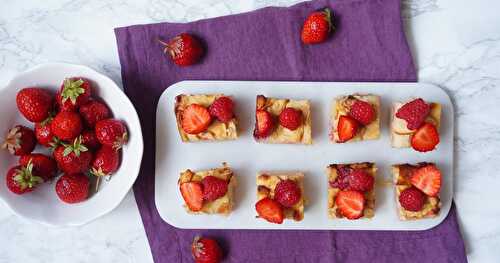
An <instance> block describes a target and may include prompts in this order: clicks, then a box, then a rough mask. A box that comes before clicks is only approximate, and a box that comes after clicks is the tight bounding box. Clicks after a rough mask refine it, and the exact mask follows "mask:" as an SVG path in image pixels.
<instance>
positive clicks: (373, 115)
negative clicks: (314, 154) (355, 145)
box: [330, 94, 380, 143]
mask: <svg viewBox="0 0 500 263" xmlns="http://www.w3.org/2000/svg"><path fill="white" fill-rule="evenodd" d="M331 125H332V127H331V132H330V139H331V140H332V141H334V142H337V143H344V142H354V141H362V140H376V139H378V138H379V137H380V97H379V96H376V95H370V94H367V95H360V94H353V95H348V96H342V97H338V98H336V99H335V100H334V101H333V103H332V109H331Z"/></svg>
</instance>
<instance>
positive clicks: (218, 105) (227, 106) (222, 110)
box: [208, 97, 234, 122]
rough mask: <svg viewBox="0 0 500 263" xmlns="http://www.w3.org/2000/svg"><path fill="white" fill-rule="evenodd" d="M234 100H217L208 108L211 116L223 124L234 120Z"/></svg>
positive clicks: (223, 98)
mask: <svg viewBox="0 0 500 263" xmlns="http://www.w3.org/2000/svg"><path fill="white" fill-rule="evenodd" d="M233 108H234V103H233V100H231V98H229V97H220V98H217V99H216V100H215V101H214V102H213V103H212V105H210V107H209V108H208V111H209V112H210V114H211V115H212V116H214V117H216V118H217V119H218V120H219V121H221V122H228V121H230V120H231V119H233V116H234V114H233Z"/></svg>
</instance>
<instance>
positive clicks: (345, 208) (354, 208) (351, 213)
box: [326, 163, 377, 220]
mask: <svg viewBox="0 0 500 263" xmlns="http://www.w3.org/2000/svg"><path fill="white" fill-rule="evenodd" d="M326 173H327V176H328V216H329V217H330V218H347V219H351V220H352V219H358V218H371V217H373V216H374V215H375V191H374V185H375V175H376V173H377V167H376V165H375V164H374V163H352V164H330V165H329V166H328V167H327V169H326Z"/></svg>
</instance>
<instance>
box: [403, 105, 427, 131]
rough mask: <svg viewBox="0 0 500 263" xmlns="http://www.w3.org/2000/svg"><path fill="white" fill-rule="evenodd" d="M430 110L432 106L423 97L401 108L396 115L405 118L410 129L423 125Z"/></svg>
mask: <svg viewBox="0 0 500 263" xmlns="http://www.w3.org/2000/svg"><path fill="white" fill-rule="evenodd" d="M430 110H431V106H430V105H429V104H427V103H425V101H424V100H423V99H420V98H418V99H415V100H412V101H410V102H408V103H406V104H405V105H403V106H402V107H401V108H399V110H398V111H397V112H396V117H398V118H400V119H403V120H405V121H406V122H407V125H406V127H407V128H408V129H409V130H416V129H418V128H420V126H422V124H423V123H424V121H425V118H426V117H427V115H429V112H430Z"/></svg>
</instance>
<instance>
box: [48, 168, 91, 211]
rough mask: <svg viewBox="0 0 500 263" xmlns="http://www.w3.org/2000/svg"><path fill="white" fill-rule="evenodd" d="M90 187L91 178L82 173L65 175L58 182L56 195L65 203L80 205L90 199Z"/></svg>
mask: <svg viewBox="0 0 500 263" xmlns="http://www.w3.org/2000/svg"><path fill="white" fill-rule="evenodd" d="M89 186H90V181H89V178H88V177H87V176H85V175H83V174H81V173H77V174H64V175H63V176H61V177H60V178H59V179H58V180H57V183H56V193H57V196H58V197H59V199H61V201H63V202H65V203H68V204H74V203H79V202H82V201H85V200H86V199H87V198H88V196H89Z"/></svg>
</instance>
